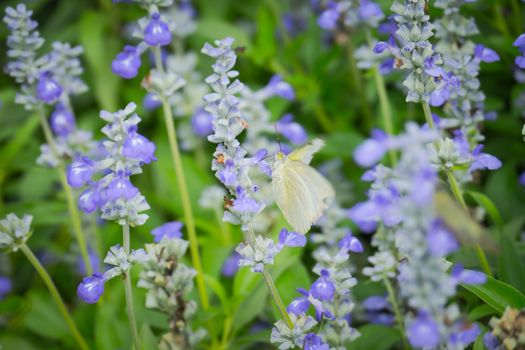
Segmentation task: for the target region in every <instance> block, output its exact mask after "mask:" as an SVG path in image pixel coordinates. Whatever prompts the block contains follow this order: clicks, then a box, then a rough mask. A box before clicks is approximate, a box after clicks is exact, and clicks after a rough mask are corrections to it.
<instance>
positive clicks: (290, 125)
mask: <svg viewBox="0 0 525 350" xmlns="http://www.w3.org/2000/svg"><path fill="white" fill-rule="evenodd" d="M276 125H277V130H278V132H279V133H280V134H282V135H284V137H286V138H287V139H288V140H289V141H290V142H291V143H293V144H295V145H301V144H303V143H305V142H306V141H308V135H307V134H306V131H305V130H304V128H303V127H302V126H301V124H299V123H296V122H294V121H293V115H292V114H290V113H288V114H286V115H284V116H283V117H282V118H281V119H280V120H279V121H278V122H277V123H276Z"/></svg>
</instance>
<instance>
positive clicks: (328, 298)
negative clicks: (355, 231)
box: [288, 202, 363, 347]
mask: <svg viewBox="0 0 525 350" xmlns="http://www.w3.org/2000/svg"><path fill="white" fill-rule="evenodd" d="M345 217H346V216H345V211H344V210H343V209H342V208H340V207H339V206H338V205H337V203H335V202H334V203H332V205H331V206H330V207H329V208H328V209H327V211H326V213H325V215H324V216H323V217H322V218H321V220H320V221H319V223H318V224H317V226H318V227H319V228H320V233H317V234H312V241H313V242H314V243H316V244H317V245H318V247H317V248H316V249H315V250H314V252H313V257H314V259H315V260H316V262H317V264H316V265H315V266H314V268H313V271H314V272H315V273H316V274H317V275H319V278H318V279H317V280H316V281H315V282H314V283H313V284H312V285H311V286H310V288H309V290H308V291H307V290H305V289H298V291H299V293H301V294H302V296H301V297H299V298H296V299H294V300H293V301H292V303H291V304H290V305H289V306H288V312H290V313H292V314H295V315H301V314H305V313H306V312H307V311H308V310H309V308H310V306H313V308H314V310H315V318H316V320H317V321H319V322H320V321H323V322H324V323H323V327H322V328H321V329H320V330H319V334H318V337H319V341H322V342H323V343H325V344H327V346H334V347H336V346H346V345H348V344H349V343H350V342H351V341H353V340H354V339H355V338H357V337H358V336H359V333H358V332H357V331H356V330H355V329H354V328H352V327H351V325H350V319H351V312H352V310H353V308H354V303H353V301H352V298H351V288H352V287H353V286H354V285H355V284H356V283H357V280H356V279H355V278H354V277H353V276H352V273H351V269H352V266H351V264H350V255H349V253H350V252H353V253H361V252H362V251H363V246H362V244H361V242H359V240H358V239H357V238H356V237H354V236H353V235H352V233H351V232H350V230H349V229H348V228H345V227H341V225H340V224H341V222H342V221H343V220H344V219H345Z"/></svg>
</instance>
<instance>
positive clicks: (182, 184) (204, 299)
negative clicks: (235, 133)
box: [155, 47, 210, 310]
mask: <svg viewBox="0 0 525 350" xmlns="http://www.w3.org/2000/svg"><path fill="white" fill-rule="evenodd" d="M155 61H156V66H157V68H158V69H159V70H160V71H161V72H164V66H163V63H162V57H161V51H160V47H156V48H155ZM161 101H162V108H163V112H164V122H165V124H166V130H167V132H168V140H169V144H170V151H171V157H172V161H173V166H174V170H175V177H176V180H177V185H178V187H179V192H180V196H181V201H182V208H183V212H184V220H185V223H186V227H187V228H188V240H189V242H190V252H191V261H192V265H193V267H195V270H196V271H197V277H196V280H197V289H198V291H199V297H200V300H201V303H202V307H203V309H204V310H207V309H208V308H209V306H210V304H209V300H208V294H207V292H206V284H205V282H204V271H203V268H202V263H201V258H200V253H199V242H198V240H197V233H196V230H195V218H194V216H193V210H192V207H191V202H190V196H189V193H188V186H187V184H186V178H185V176H184V168H183V166H182V159H181V155H180V150H179V145H178V142H177V132H176V129H175V123H174V122H173V112H172V110H171V106H170V104H169V102H168V100H167V99H166V96H164V95H162V96H161Z"/></svg>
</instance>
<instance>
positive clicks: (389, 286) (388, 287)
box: [383, 277, 410, 349]
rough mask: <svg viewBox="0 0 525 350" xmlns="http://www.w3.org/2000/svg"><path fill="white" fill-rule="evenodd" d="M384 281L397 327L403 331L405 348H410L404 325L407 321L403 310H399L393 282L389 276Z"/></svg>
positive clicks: (402, 337)
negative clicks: (402, 312) (404, 318)
mask: <svg viewBox="0 0 525 350" xmlns="http://www.w3.org/2000/svg"><path fill="white" fill-rule="evenodd" d="M383 283H384V284H385V287H386V290H387V292H388V299H389V300H390V304H392V309H393V310H394V315H395V317H396V323H397V327H398V328H399V331H400V332H401V339H402V340H403V348H404V349H410V346H409V345H408V341H407V338H406V335H405V328H404V326H403V325H404V323H405V321H404V320H403V315H402V314H401V311H400V310H399V305H398V303H397V298H396V292H395V291H394V288H393V287H392V283H390V280H389V279H388V277H385V278H383Z"/></svg>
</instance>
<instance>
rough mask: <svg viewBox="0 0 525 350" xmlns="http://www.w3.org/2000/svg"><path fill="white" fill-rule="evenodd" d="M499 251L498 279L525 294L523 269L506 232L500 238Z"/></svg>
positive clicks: (524, 271)
mask: <svg viewBox="0 0 525 350" xmlns="http://www.w3.org/2000/svg"><path fill="white" fill-rule="evenodd" d="M500 251H501V253H500V254H499V258H498V277H499V279H501V280H502V281H504V282H507V283H508V284H510V285H512V286H514V287H516V288H517V289H518V290H519V291H520V292H522V293H524V292H525V268H524V267H523V264H522V262H521V259H520V257H519V255H518V252H517V250H516V246H515V245H514V241H513V240H512V239H511V238H510V237H509V235H508V234H507V233H506V232H502V234H501V236H500Z"/></svg>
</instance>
